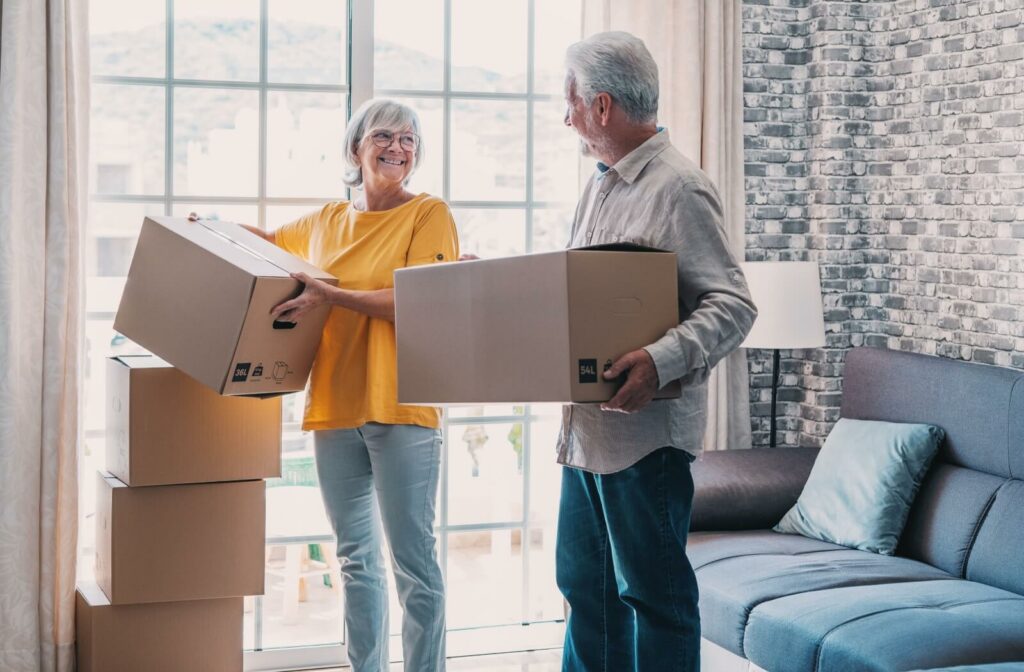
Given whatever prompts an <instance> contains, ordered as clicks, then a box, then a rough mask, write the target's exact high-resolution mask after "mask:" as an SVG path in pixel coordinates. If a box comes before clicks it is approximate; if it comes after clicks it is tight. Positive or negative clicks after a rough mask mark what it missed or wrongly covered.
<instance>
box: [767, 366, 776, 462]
mask: <svg viewBox="0 0 1024 672" xmlns="http://www.w3.org/2000/svg"><path fill="white" fill-rule="evenodd" d="M778 396H779V349H778V348H775V349H774V350H773V351H772V417H771V437H770V439H769V441H770V442H769V444H768V445H769V446H771V447H772V448H774V447H775V404H776V400H777V399H778Z"/></svg>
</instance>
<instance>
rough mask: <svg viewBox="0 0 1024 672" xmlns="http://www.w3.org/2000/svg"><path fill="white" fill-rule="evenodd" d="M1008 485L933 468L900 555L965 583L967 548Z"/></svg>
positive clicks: (977, 473) (1000, 480)
mask: <svg viewBox="0 0 1024 672" xmlns="http://www.w3.org/2000/svg"><path fill="white" fill-rule="evenodd" d="M1005 482H1006V479H1005V478H1001V477H999V476H991V475H989V474H983V473H981V472H980V471H972V470H970V469H964V468H963V467H954V466H951V465H948V464H936V465H933V467H932V469H931V472H929V474H928V476H927V477H926V478H925V480H924V483H922V484H921V490H920V491H919V492H918V493H917V499H916V500H914V506H913V507H912V508H911V511H910V517H909V518H908V519H907V526H906V527H905V528H904V529H903V536H902V537H900V545H899V546H898V547H897V549H896V555H901V556H904V557H907V558H913V559H914V560H920V561H921V562H926V563H928V564H929V565H934V566H936V567H938V568H939V569H943V570H945V571H947V572H949V573H950V574H952V575H953V576H957V577H960V578H964V572H965V570H966V565H967V554H968V549H970V548H971V544H973V543H974V538H975V537H976V536H977V534H978V530H979V529H980V527H981V521H982V519H983V518H984V517H985V514H986V513H987V512H988V510H989V507H990V506H991V505H992V501H993V499H994V498H995V494H996V491H997V490H998V489H999V488H1000V486H1002V485H1003V483H1005Z"/></svg>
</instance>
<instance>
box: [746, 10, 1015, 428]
mask: <svg viewBox="0 0 1024 672" xmlns="http://www.w3.org/2000/svg"><path fill="white" fill-rule="evenodd" d="M743 5H744V6H743V69H744V103H745V110H744V118H745V124H744V135H745V138H744V139H745V160H746V192H747V211H746V229H747V259H748V260H752V261H754V260H814V261H817V262H818V263H819V265H820V267H821V278H822V290H823V292H824V294H825V297H824V298H825V311H826V312H825V319H826V332H827V341H828V342H827V345H826V347H825V348H822V349H820V350H814V351H793V352H785V351H784V352H783V361H782V372H783V377H782V389H781V390H780V395H779V398H780V400H781V401H782V403H781V404H780V407H779V416H780V418H779V432H780V434H779V440H780V441H779V442H780V444H787V445H794V444H801V445H820V443H821V442H822V441H823V440H824V437H825V436H826V434H827V433H828V430H829V429H830V427H831V425H832V423H834V421H835V419H836V418H837V417H838V412H839V411H838V405H839V402H840V399H841V375H842V360H843V355H844V353H845V350H846V349H847V348H849V347H851V346H859V345H878V346H884V347H889V348H895V349H901V350H908V351H913V352H923V353H928V354H934V355H939V356H943V357H952V358H957V359H964V360H969V361H975V362H983V363H988V364H1000V365H1006V366H1014V367H1019V368H1024V274H1022V271H1024V261H1022V259H1021V258H1020V257H1019V255H1018V253H1019V252H1020V251H1021V248H1020V241H1021V239H1024V152H1022V147H1024V0H895V1H888V0H865V1H862V2H852V1H849V0H744V2H743ZM748 355H749V356H748V359H749V363H750V372H751V416H752V424H753V431H754V442H755V444H764V443H767V428H768V417H767V416H768V400H769V398H770V393H769V385H770V370H771V358H770V353H767V352H763V351H749V353H748Z"/></svg>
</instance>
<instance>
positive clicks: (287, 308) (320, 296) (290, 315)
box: [270, 273, 335, 323]
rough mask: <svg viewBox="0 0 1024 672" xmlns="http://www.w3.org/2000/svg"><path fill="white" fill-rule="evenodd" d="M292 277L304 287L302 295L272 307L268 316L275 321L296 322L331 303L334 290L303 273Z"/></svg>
mask: <svg viewBox="0 0 1024 672" xmlns="http://www.w3.org/2000/svg"><path fill="white" fill-rule="evenodd" d="M292 277H293V278H295V279H296V280H298V281H299V282H301V283H302V284H303V285H305V287H304V288H303V290H302V293H301V294H299V295H298V296H296V297H295V298H294V299H290V300H288V301H285V302H283V303H279V304H278V305H276V306H274V308H273V309H272V310H271V311H270V314H271V315H272V316H273V317H274V319H275V320H279V321H282V322H296V323H297V322H298V321H299V318H300V317H302V316H303V315H305V314H306V313H308V312H309V311H311V310H313V309H314V308H316V307H318V306H322V305H324V304H325V303H331V295H332V293H333V292H334V291H335V288H334V287H332V286H330V285H328V284H327V283H326V282H324V281H323V280H317V279H316V278H311V277H309V276H308V275H306V274H305V273H292Z"/></svg>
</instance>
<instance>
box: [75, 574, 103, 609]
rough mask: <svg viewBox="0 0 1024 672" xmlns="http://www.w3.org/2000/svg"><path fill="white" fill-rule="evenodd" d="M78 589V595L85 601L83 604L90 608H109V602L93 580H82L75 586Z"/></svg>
mask: <svg viewBox="0 0 1024 672" xmlns="http://www.w3.org/2000/svg"><path fill="white" fill-rule="evenodd" d="M75 588H76V589H78V593H79V594H80V595H81V596H82V599H84V600H85V603H86V604H88V605H89V606H90V607H109V606H110V600H109V599H108V598H107V596H106V595H104V594H103V591H102V590H101V589H100V587H99V584H97V583H96V581H95V580H93V579H82V580H81V581H79V582H78V585H76V586H75Z"/></svg>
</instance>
